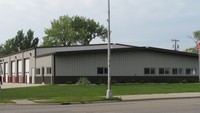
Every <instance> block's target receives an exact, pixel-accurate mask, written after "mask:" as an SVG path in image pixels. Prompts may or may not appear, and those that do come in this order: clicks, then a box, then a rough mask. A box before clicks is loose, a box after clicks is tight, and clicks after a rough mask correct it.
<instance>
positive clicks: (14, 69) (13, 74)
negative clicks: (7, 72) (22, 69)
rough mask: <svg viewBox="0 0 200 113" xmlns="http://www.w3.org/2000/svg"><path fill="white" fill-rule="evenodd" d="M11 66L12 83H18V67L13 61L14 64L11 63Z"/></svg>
mask: <svg viewBox="0 0 200 113" xmlns="http://www.w3.org/2000/svg"><path fill="white" fill-rule="evenodd" d="M11 65H12V70H11V71H12V82H13V83H15V81H16V65H15V62H14V61H13V62H12V63H11Z"/></svg>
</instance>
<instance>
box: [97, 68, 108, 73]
mask: <svg viewBox="0 0 200 113" xmlns="http://www.w3.org/2000/svg"><path fill="white" fill-rule="evenodd" d="M106 74H108V68H107V67H97V75H106Z"/></svg>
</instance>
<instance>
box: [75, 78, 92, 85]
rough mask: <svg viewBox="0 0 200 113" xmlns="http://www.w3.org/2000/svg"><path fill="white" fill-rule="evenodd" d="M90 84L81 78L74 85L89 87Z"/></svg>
mask: <svg viewBox="0 0 200 113" xmlns="http://www.w3.org/2000/svg"><path fill="white" fill-rule="evenodd" d="M90 84H91V82H90V80H88V79H87V78H86V77H81V78H80V79H79V80H78V81H77V82H76V85H90Z"/></svg>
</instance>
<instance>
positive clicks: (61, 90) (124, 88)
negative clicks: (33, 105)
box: [2, 84, 200, 102]
mask: <svg viewBox="0 0 200 113" xmlns="http://www.w3.org/2000/svg"><path fill="white" fill-rule="evenodd" d="M106 89H107V86H106V85H85V86H84V85H46V86H38V87H31V88H30V87H29V88H14V89H3V90H2V92H3V93H2V96H3V100H2V101H5V100H6V101H7V100H13V99H32V100H40V99H41V100H44V99H45V100H46V99H47V100H48V101H49V102H90V101H98V100H105V98H103V96H105V93H106ZM112 92H113V95H137V94H158V93H180V92H200V84H115V85H112Z"/></svg>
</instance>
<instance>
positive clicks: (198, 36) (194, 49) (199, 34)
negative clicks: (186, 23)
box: [185, 30, 200, 53]
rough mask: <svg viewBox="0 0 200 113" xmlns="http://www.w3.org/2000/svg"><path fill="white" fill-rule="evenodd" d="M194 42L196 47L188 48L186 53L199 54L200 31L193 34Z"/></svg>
mask: <svg viewBox="0 0 200 113" xmlns="http://www.w3.org/2000/svg"><path fill="white" fill-rule="evenodd" d="M190 38H191V39H192V40H193V42H194V43H195V46H194V47H191V48H187V49H186V50H185V51H187V52H191V53H197V52H198V41H200V30H199V31H195V32H193V37H190Z"/></svg>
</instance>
